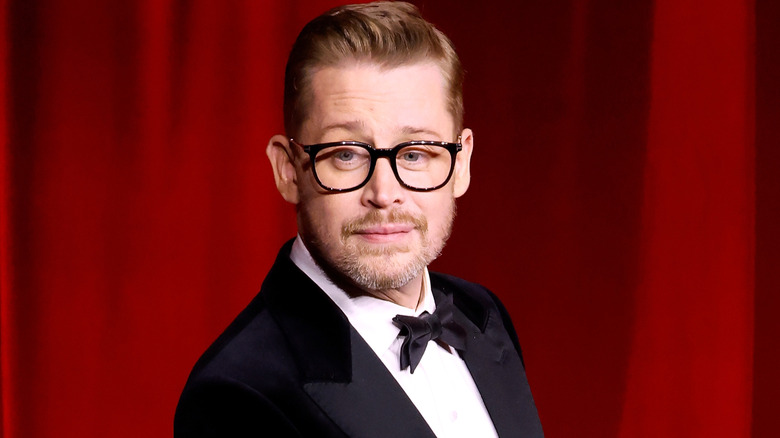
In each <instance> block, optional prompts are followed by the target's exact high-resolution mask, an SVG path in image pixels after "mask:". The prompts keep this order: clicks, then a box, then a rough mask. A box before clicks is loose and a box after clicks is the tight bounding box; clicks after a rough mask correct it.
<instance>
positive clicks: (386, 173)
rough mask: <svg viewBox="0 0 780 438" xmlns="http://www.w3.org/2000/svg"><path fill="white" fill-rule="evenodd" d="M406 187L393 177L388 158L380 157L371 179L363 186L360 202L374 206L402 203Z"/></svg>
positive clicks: (381, 206)
mask: <svg viewBox="0 0 780 438" xmlns="http://www.w3.org/2000/svg"><path fill="white" fill-rule="evenodd" d="M405 196H406V189H404V188H403V187H402V186H401V183H399V182H398V180H397V179H396V178H395V174H394V173H393V168H392V166H391V165H390V160H388V159H386V158H380V159H378V160H377V162H376V166H375V167H374V173H373V174H372V175H371V179H370V180H369V181H368V183H367V184H366V185H365V186H364V187H363V194H362V202H363V204H364V205H371V206H373V207H375V208H388V207H392V206H396V205H400V204H403V202H404V198H405Z"/></svg>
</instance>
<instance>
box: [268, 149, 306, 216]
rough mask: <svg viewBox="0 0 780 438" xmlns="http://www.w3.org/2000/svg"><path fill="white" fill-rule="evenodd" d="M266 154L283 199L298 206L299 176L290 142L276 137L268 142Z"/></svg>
mask: <svg viewBox="0 0 780 438" xmlns="http://www.w3.org/2000/svg"><path fill="white" fill-rule="evenodd" d="M265 153H266V155H268V160H269V161H270V162H271V168H272V169H273V170H274V179H275V180H276V188H277V189H278V190H279V193H281V194H282V198H284V200H285V201H287V202H290V203H292V204H297V203H298V201H299V196H298V174H297V173H296V171H295V160H294V159H293V157H294V155H293V152H292V149H291V148H290V140H289V139H288V138H287V137H285V136H283V135H274V136H273V137H271V140H270V141H269V142H268V147H267V148H266V149H265Z"/></svg>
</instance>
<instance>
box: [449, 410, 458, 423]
mask: <svg viewBox="0 0 780 438" xmlns="http://www.w3.org/2000/svg"><path fill="white" fill-rule="evenodd" d="M450 421H452V422H453V423H454V422H456V421H458V411H452V412H450Z"/></svg>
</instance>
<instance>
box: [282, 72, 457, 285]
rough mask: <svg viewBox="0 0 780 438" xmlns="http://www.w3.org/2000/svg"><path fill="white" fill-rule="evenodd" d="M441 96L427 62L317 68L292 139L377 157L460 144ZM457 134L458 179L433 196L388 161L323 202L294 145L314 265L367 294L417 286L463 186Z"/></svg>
mask: <svg viewBox="0 0 780 438" xmlns="http://www.w3.org/2000/svg"><path fill="white" fill-rule="evenodd" d="M445 90H446V87H445V82H444V79H443V77H442V75H441V71H440V69H439V67H438V66H436V65H435V64H433V63H419V64H411V65H407V66H401V67H397V68H392V69H383V68H381V67H379V66H377V65H374V64H371V63H350V64H346V65H344V66H340V67H327V68H323V69H320V70H318V71H317V72H316V73H314V75H313V76H312V81H311V92H312V100H311V107H310V109H309V112H308V118H307V119H306V120H305V121H304V123H303V125H302V129H301V135H300V138H296V139H295V140H296V141H297V142H298V143H301V144H315V143H327V142H336V141H344V140H352V141H360V142H365V143H369V144H371V145H373V146H374V147H376V148H379V149H388V148H392V147H393V146H395V145H397V144H399V143H402V142H405V141H411V140H435V141H447V142H456V141H458V140H457V135H456V133H455V126H454V121H453V119H452V115H451V114H450V112H449V111H448V110H447V95H446V91H445ZM459 134H461V135H463V136H464V137H465V138H464V139H463V143H464V151H463V152H461V153H459V154H458V161H457V165H456V172H455V174H454V175H453V178H452V179H451V180H450V182H449V183H448V184H447V185H446V186H444V187H442V188H441V189H438V190H435V191H432V192H414V191H410V190H408V189H406V188H404V187H402V186H401V185H400V184H399V182H398V181H397V180H396V178H395V175H394V174H393V171H392V168H391V165H390V162H389V160H387V159H384V158H380V159H379V160H378V162H377V164H376V168H375V169H374V173H373V175H372V177H371V179H370V181H369V182H368V183H367V184H366V185H365V186H364V187H362V188H360V189H358V190H355V191H352V192H346V193H329V192H327V191H325V190H324V189H322V188H321V187H320V186H319V185H318V184H317V182H316V181H315V179H314V177H313V175H312V171H311V163H310V162H309V158H308V156H306V155H305V154H304V153H302V152H301V150H300V149H299V148H298V147H297V146H295V145H290V147H291V148H293V149H292V150H291V152H292V154H294V156H296V157H297V158H296V166H295V168H296V176H297V181H298V196H299V204H298V228H299V231H300V233H301V235H302V237H303V239H304V242H305V243H306V245H307V247H308V248H309V250H310V252H311V253H312V255H313V256H314V257H315V259H316V260H317V262H318V263H319V264H321V265H324V267H325V268H326V269H330V270H332V269H335V270H336V271H337V272H338V273H340V274H342V275H344V276H346V277H347V278H349V279H351V281H353V282H354V283H355V284H356V285H357V286H359V287H361V288H363V289H368V290H390V289H396V290H397V289H399V288H402V287H403V286H405V285H407V284H409V283H410V282H413V283H414V284H415V285H416V284H419V282H418V281H414V280H419V279H420V274H421V273H422V270H423V268H424V267H425V266H427V265H428V264H429V263H430V262H431V261H433V259H435V258H436V257H437V256H438V254H439V252H440V251H441V249H442V248H443V247H444V243H445V241H446V240H447V238H448V237H449V234H450V229H451V226H452V219H453V216H454V214H455V202H454V199H455V197H456V196H460V195H461V194H463V192H465V189H466V187H467V186H468V164H469V163H468V161H469V157H470V153H471V143H472V138H471V132H470V131H469V130H464V132H463V133H459ZM416 287H419V286H416ZM418 290H419V289H418Z"/></svg>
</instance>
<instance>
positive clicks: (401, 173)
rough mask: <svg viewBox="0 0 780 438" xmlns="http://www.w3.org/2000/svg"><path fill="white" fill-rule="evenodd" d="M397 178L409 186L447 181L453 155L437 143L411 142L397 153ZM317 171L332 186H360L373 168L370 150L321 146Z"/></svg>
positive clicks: (340, 146) (346, 146)
mask: <svg viewBox="0 0 780 438" xmlns="http://www.w3.org/2000/svg"><path fill="white" fill-rule="evenodd" d="M394 158H395V164H396V166H395V167H396V171H397V175H398V177H399V178H400V179H401V181H403V183H404V184H406V185H407V186H409V187H413V188H417V189H427V188H431V187H436V186H439V185H441V184H443V183H444V181H446V180H447V177H448V176H449V174H450V168H451V167H452V156H451V155H450V152H449V151H448V150H447V149H446V148H444V147H441V146H436V145H410V146H406V147H403V148H401V149H399V150H398V153H397V154H396V155H395V157H394ZM314 170H315V172H316V173H317V177H318V178H319V180H320V182H321V183H322V184H323V185H325V186H327V187H330V188H333V189H338V190H347V189H351V188H354V187H357V186H359V185H361V184H363V182H364V181H365V180H366V179H367V178H368V176H369V172H370V171H371V153H370V152H369V151H368V149H366V148H364V147H361V146H354V145H339V146H332V147H328V148H325V149H322V150H321V151H319V153H317V155H316V157H315V159H314Z"/></svg>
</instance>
